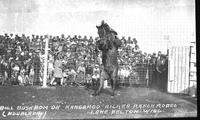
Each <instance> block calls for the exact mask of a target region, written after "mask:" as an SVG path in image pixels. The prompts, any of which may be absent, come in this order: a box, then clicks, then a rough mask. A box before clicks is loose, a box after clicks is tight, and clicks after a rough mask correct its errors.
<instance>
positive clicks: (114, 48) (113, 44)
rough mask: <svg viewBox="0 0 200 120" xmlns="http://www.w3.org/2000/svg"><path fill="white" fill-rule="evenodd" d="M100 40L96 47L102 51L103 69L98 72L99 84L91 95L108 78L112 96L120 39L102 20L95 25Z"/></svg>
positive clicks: (116, 72)
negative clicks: (99, 23) (98, 24)
mask: <svg viewBox="0 0 200 120" xmlns="http://www.w3.org/2000/svg"><path fill="white" fill-rule="evenodd" d="M96 27H97V29H98V34H99V37H100V40H99V41H97V43H96V44H97V47H98V49H99V50H101V51H102V63H103V69H102V70H101V73H100V85H99V87H98V88H97V89H96V90H95V91H94V93H93V95H98V94H99V93H100V91H101V90H102V88H103V86H104V80H110V83H111V87H112V94H111V95H112V96H114V91H115V86H116V81H117V74H118V68H119V66H118V62H117V55H118V47H120V46H121V41H120V40H119V39H118V38H117V33H116V32H115V31H114V30H112V29H111V28H110V27H109V26H108V24H106V23H104V22H103V21H102V23H101V25H100V26H96Z"/></svg>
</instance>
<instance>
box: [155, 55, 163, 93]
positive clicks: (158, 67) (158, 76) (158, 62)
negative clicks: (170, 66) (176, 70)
mask: <svg viewBox="0 0 200 120" xmlns="http://www.w3.org/2000/svg"><path fill="white" fill-rule="evenodd" d="M161 65H162V60H161V51H159V52H158V56H157V59H156V81H155V85H156V86H155V88H156V89H159V87H160V83H161V79H162V76H161V73H162V71H161Z"/></svg>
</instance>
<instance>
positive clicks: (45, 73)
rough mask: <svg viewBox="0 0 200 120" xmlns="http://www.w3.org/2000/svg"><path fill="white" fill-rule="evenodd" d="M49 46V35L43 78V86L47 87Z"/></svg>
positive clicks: (46, 40)
mask: <svg viewBox="0 0 200 120" xmlns="http://www.w3.org/2000/svg"><path fill="white" fill-rule="evenodd" d="M48 47H49V38H48V36H47V37H46V38H45V57H44V74H43V75H44V79H43V87H47V63H48V49H49V48H48Z"/></svg>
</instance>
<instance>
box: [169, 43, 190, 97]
mask: <svg viewBox="0 0 200 120" xmlns="http://www.w3.org/2000/svg"><path fill="white" fill-rule="evenodd" d="M189 51H190V47H189V46H176V47H171V48H170V49H169V60H168V62H169V63H168V65H169V66H168V87H167V88H168V92H169V93H183V94H188V92H189Z"/></svg>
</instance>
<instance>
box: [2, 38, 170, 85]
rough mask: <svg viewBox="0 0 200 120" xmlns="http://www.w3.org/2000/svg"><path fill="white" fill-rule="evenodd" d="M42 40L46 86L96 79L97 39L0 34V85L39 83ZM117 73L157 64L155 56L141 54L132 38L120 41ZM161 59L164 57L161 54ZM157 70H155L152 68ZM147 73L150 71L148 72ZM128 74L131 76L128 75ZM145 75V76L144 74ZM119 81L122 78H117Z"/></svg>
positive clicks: (81, 83)
mask: <svg viewBox="0 0 200 120" xmlns="http://www.w3.org/2000/svg"><path fill="white" fill-rule="evenodd" d="M45 38H48V39H49V56H48V80H47V82H48V84H49V85H55V84H60V85H66V84H69V85H72V84H76V85H83V84H86V85H90V84H95V82H94V81H96V80H98V78H99V72H100V70H99V69H100V67H101V52H100V51H98V49H97V48H96V45H95V43H96V41H97V40H98V39H99V38H98V37H96V38H95V39H93V38H92V37H89V39H88V38H87V37H86V36H84V37H83V38H82V37H81V36H76V35H75V36H73V37H71V36H67V37H65V36H64V35H61V36H39V35H32V36H26V35H25V34H22V35H21V36H19V35H17V34H16V35H13V34H10V35H8V34H4V35H0V82H1V84H2V85H4V84H19V85H29V84H32V85H33V84H41V83H42V79H43V76H42V75H43V68H44V67H43V65H44V48H45V47H44V46H45V40H46V39H45ZM121 41H122V46H121V47H120V48H119V54H118V56H119V59H118V60H119V65H120V70H122V69H124V70H128V71H129V73H133V72H134V71H135V72H136V71H137V66H138V65H143V64H144V65H154V66H155V65H156V59H157V55H156V53H153V54H147V53H145V52H142V51H141V50H140V48H139V46H138V42H137V40H136V39H135V38H133V39H131V37H128V39H125V37H122V38H121ZM162 56H163V57H164V58H167V56H165V55H162ZM154 70H156V67H155V69H154ZM149 73H150V72H149ZM128 75H130V74H128ZM145 75H146V74H145ZM120 78H121V77H120Z"/></svg>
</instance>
